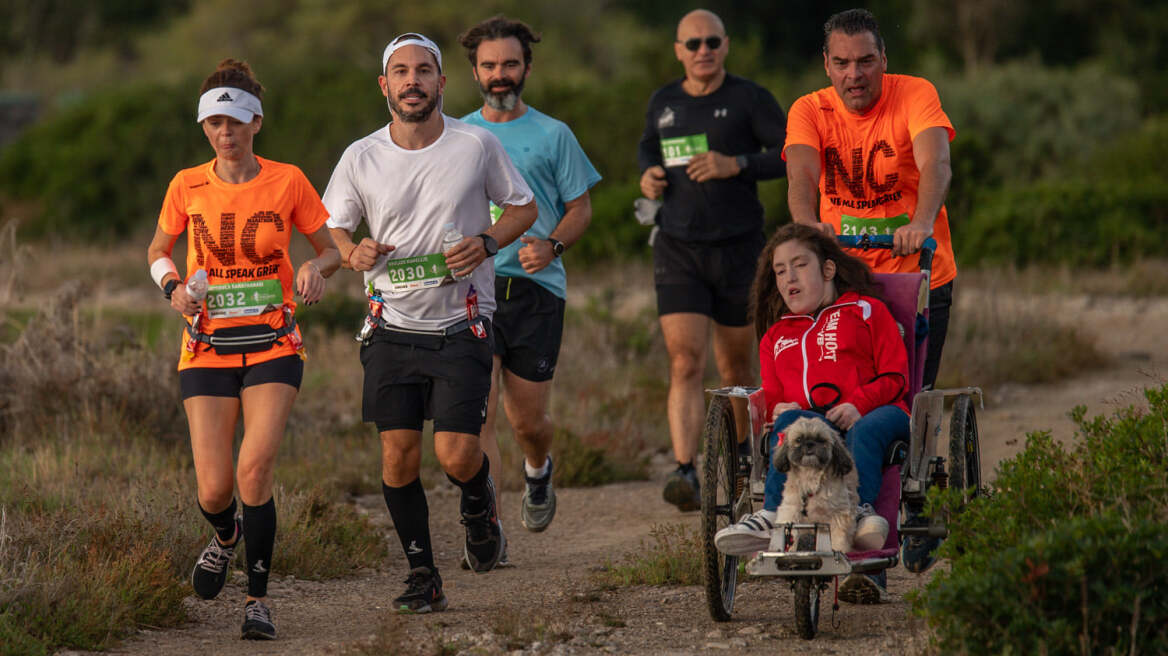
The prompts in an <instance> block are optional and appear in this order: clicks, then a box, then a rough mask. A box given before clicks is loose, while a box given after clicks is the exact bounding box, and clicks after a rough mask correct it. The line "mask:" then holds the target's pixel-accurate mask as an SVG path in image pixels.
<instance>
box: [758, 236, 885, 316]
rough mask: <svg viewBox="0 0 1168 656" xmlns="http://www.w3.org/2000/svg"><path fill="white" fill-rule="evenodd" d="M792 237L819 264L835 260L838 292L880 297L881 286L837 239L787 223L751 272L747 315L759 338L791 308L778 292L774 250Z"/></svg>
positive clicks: (764, 249) (772, 239)
mask: <svg viewBox="0 0 1168 656" xmlns="http://www.w3.org/2000/svg"><path fill="white" fill-rule="evenodd" d="M792 239H794V240H798V241H799V242H800V243H802V244H803V245H804V246H806V247H807V249H808V250H810V251H811V252H812V253H814V254H815V257H817V258H819V266H820V267H822V266H823V263H824V262H826V261H828V260H831V261H832V262H835V278H833V279H832V280H833V281H834V282H835V289H836V291H837V292H839V293H840V294H843V293H844V292H856V293H858V294H863V295H865V296H871V297H873V298H877V299H879V298H880V296H881V295H880V285H879V283H877V282H876V278H875V277H873V276H872V270H871V269H869V268H868V265H867V264H865V263H864V261H863V260H860V259H859V258H856V257H853V256H851V255H848V254H847V253H845V252H844V250H843V249H842V248H840V245H839V242H837V241H836V240H835V239H834V238H832V237H829V236H827V235H825V234H824V233H823V232H821V231H820V230H819V229H818V228H815V227H814V226H809V225H805V224H802V223H788V224H787V225H784V226H783V227H781V228H779V229H778V230H776V231H775V234H774V235H773V236H771V238H770V240H769V241H767V243H766V246H764V247H763V249H762V254H761V255H759V256H758V266H757V267H756V269H755V272H754V283H753V284H751V286H750V318H751V321H752V322H754V332H755V333H756V334H757V336H758V338H759V339H762V336H763V335H765V334H766V331H767V329H768V328H770V327H771V326H772V325H774V323H775V322H776V321H778V320H779V317H781V316H783V315H784V314H786V313H787V312H790V308H788V307H787V304H786V302H784V301H783V296H782V294H780V293H779V286H778V284H777V283H776V282H775V273H774V269H773V267H774V265H773V263H772V261H773V260H774V257H775V249H776V248H778V247H779V246H780V245H781V244H784V243H786V242H788V241H791V240H792Z"/></svg>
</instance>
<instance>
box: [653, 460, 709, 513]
mask: <svg viewBox="0 0 1168 656" xmlns="http://www.w3.org/2000/svg"><path fill="white" fill-rule="evenodd" d="M663 496H664V497H665V500H666V501H668V502H669V503H672V504H673V505H675V506H677V508H678V510H682V511H685V512H688V511H691V510H698V509H699V508H701V507H702V494H701V489H700V487H699V486H698V473H697V470H695V469H694V468H693V467H690V468H689V469H682V468H681V465H678V467H677V469H676V470H675V471H674V472H673V473H672V474H670V475H669V477H668V478H666V479H665V490H664V493H663Z"/></svg>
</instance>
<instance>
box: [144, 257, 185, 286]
mask: <svg viewBox="0 0 1168 656" xmlns="http://www.w3.org/2000/svg"><path fill="white" fill-rule="evenodd" d="M168 273H173V274H174V275H176V276H178V279H179V280H180V281H181V280H182V276H179V275H178V269H177V268H175V266H174V260H172V259H170V258H169V257H160V258H158V259H157V260H154V262H152V263H151V264H150V277H151V278H154V284H156V285H158V288H159V289H162V279H163V278H165V277H166V274H168Z"/></svg>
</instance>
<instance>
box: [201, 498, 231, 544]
mask: <svg viewBox="0 0 1168 656" xmlns="http://www.w3.org/2000/svg"><path fill="white" fill-rule="evenodd" d="M199 511H200V512H202V513H203V517H206V518H207V521H208V522H210V523H211V527H212V528H214V529H215V535H216V536H218V537H219V542H230V541H231V539H232V538H234V537H235V497H231V505H230V506H227V508H226V509H225V510H220V511H219V512H217V513H214V514H212V513H209V512H207V511H206V510H205V509H204V508H203V504H201V503H200V504H199Z"/></svg>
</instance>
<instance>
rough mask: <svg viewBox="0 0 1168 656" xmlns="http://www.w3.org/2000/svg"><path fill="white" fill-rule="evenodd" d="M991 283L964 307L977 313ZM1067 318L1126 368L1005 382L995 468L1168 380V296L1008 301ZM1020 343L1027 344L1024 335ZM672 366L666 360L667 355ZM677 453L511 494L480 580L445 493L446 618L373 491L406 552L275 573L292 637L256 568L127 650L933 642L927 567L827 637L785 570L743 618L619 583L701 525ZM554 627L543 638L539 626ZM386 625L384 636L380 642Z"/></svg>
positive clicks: (437, 493)
mask: <svg viewBox="0 0 1168 656" xmlns="http://www.w3.org/2000/svg"><path fill="white" fill-rule="evenodd" d="M976 297H977V296H976V294H966V295H964V297H963V298H962V299H961V302H962V305H961V306H959V308H958V310H959V311H966V312H971V311H976V307H975V304H976ZM1011 302H1014V303H1027V304H1029V305H1031V306H1032V307H1033V306H1037V307H1039V308H1040V309H1042V310H1044V311H1049V312H1051V313H1054V314H1055V315H1056V316H1060V317H1065V318H1066V320H1068V321H1073V322H1075V323H1077V324H1078V325H1080V326H1082V327H1083V328H1084V329H1085V330H1087V331H1088V332H1089V333H1091V334H1093V335H1095V336H1096V337H1097V338H1098V344H1099V346H1100V347H1101V348H1102V350H1104V351H1105V352H1107V353H1108V354H1110V355H1111V356H1112V357H1113V358H1114V365H1113V366H1112V367H1111V368H1109V369H1106V370H1104V371H1100V372H1094V373H1092V374H1091V375H1090V376H1086V375H1084V376H1079V377H1076V378H1074V379H1071V380H1067V381H1064V382H1060V383H1057V384H1053V385H1036V386H1023V385H1004V386H1000V387H998V388H997V389H993V390H987V398H986V408H985V409H984V410H981V411H979V416H978V423H979V432H980V436H981V449H982V462H983V472H984V474H983V475H984V477H985V478H987V479H990V478H992V476H993V471H994V468H995V467H996V465H997V463H998V462H999V461H1001V460H1002V459H1003V458H1006V457H1008V456H1010V455H1011V454H1013V453H1015V452H1016V451H1017V450H1019V449H1020V448H1021V447H1022V446H1023V445H1024V443H1025V434H1026V432H1028V431H1033V430H1051V431H1053V433H1054V434H1055V435H1056V436H1058V437H1060V439H1070V438H1071V437H1072V436H1073V425H1072V424H1071V422H1070V419H1069V418H1068V414H1067V413H1068V411H1069V410H1070V409H1071V408H1072V407H1073V406H1075V405H1076V404H1085V405H1087V406H1088V409H1089V412H1090V413H1091V414H1099V413H1109V412H1110V411H1111V410H1112V409H1114V408H1115V407H1117V406H1118V405H1127V404H1130V403H1138V402H1140V401H1141V399H1142V397H1141V396H1140V394H1139V390H1141V389H1142V388H1143V387H1146V386H1148V385H1153V384H1160V383H1162V382H1163V381H1164V372H1165V371H1168V358H1166V357H1165V354H1166V353H1168V331H1165V330H1163V327H1164V326H1165V325H1168V300H1161V299H1154V300H1150V301H1149V300H1100V299H1099V298H1088V297H1082V298H1077V297H1066V296H1063V297H1052V298H1047V297H1039V298H1017V299H1013V300H1010V299H1008V298H1007V299H1006V301H1003V302H1001V303H999V304H997V306H996V307H997V308H998V311H1009V307H1010V303H1011ZM1018 339H1026V335H1019V336H1018ZM662 368H663V369H664V363H662ZM667 468H668V466H667V461H666V460H665V459H664V458H662V459H661V461H660V462H659V463H658V466H657V467H655V480H651V481H646V482H638V483H627V484H620V485H610V486H606V487H601V488H594V489H566V490H560V491H559V514H558V516H557V517H556V520H555V522H554V523H553V525H552V526H551V528H550V529H549V530H548V531H547V532H545V533H541V534H532V533H528V532H527V531H525V530H524V529H523V528H522V527H521V526H519V524H518V521H516V520H517V515H518V508H517V504H518V502H519V495H517V494H509V495H508V496H507V498H506V499H505V506H504V509H503V513H504V516H505V519H506V526H507V529H508V536H509V538H510V543H511V547H510V555H511V560H512V562H513V563H514V564H515V567H512V568H508V569H501V570H496V571H494V572H491V573H488V574H481V575H472V574H470V573H469V572H465V571H462V570H460V569H459V568H458V567H457V559H458V557H459V555H460V553H461V546H460V545H461V540H462V530H461V526H459V525H458V523H457V498H456V496H455V493H454V490H453V489H452V488H449V487H442V488H440V489H436V490H434V491H432V492H431V494H430V498H431V501H430V504H431V524H432V527H433V531H434V543H435V548H436V550H437V561H438V566H439V568H440V569H441V571H442V574H443V577H444V579H445V582H446V593H447V595H448V597H449V599H450V608H449V609H448V610H447V611H446V612H443V613H438V614H434V615H431V616H410V617H401V616H395V615H392V614H390V613H389V612H388V611H387V610H386V608H387V602H388V601H389V600H390V599H391V598H392V597H394V596H396V595H397V594H399V593H400V592H401V591H402V589H403V585H402V579H403V578H404V574H405V562H404V557H403V556H402V555H401V551H400V548H399V546H398V544H397V540H396V536H395V535H393V533H392V527H390V526H389V521H388V516H387V513H386V511H385V509H384V506H383V505H382V504H381V502H380V499H379V498H376V497H371V498H368V499H363V500H361V501H360V505H361V506H362V507H363V508H366V509H367V510H368V512H369V514H370V516H371V517H373V518H375V519H376V520H377V521H378V522H379V523H380V525H381V526H383V527H384V528H385V530H386V539H387V540H388V541H389V543H390V552H391V554H393V555H392V556H391V559H390V561H389V562H387V563H386V564H385V567H384V568H383V570H382V571H378V572H368V573H367V574H365V575H363V576H360V577H357V578H353V579H348V580H337V581H328V582H313V581H299V580H294V579H292V578H290V577H283V578H281V577H276V578H275V579H274V583H273V586H272V589H271V595H272V599H273V609H274V619H275V621H276V623H277V627H278V629H279V632H280V639H279V640H278V641H275V642H271V643H249V644H246V645H245V644H241V643H240V641H239V624H240V623H241V621H242V610H241V608H242V598H243V597H242V595H243V588H241V587H240V583H241V582H242V580H243V575H242V574H241V573H239V572H236V573H235V579H234V580H233V581H232V582H231V583H229V585H228V587H227V588H226V589H225V590H224V592H223V593H222V594H221V595H220V598H219V599H217V600H215V601H211V602H204V601H198V600H196V599H195V598H194V597H193V596H192V597H190V598H188V599H187V601H186V603H187V604H188V607H189V610H190V614H191V622H190V623H189V624H187V625H186V626H183V627H181V628H178V629H173V630H166V631H156V630H149V629H143V630H142V631H140V632H139V633H138V635H136V636H135V637H133V638H132V639H130V640H129V641H127V642H126V643H124V644H123V645H122V646H121V647H119V648H118V649H117V650H115V653H119V654H199V655H204V654H226V653H234V652H240V651H242V652H245V653H257V654H338V653H345V652H346V651H351V650H353V649H354V648H356V647H359V646H361V645H372V644H374V643H373V641H374V640H380V641H381V642H380V643H377V644H378V647H376V648H374V649H371V651H370V653H435V654H438V653H441V654H455V653H513V652H514V653H539V654H595V653H617V654H708V653H718V654H720V653H735V654H764V653H765V654H788V653H789V654H795V653H800V654H802V653H811V654H850V653H864V654H871V655H876V654H903V653H916V652H920V651H921V650H922V649H923V647H924V645H925V643H926V638H925V637H924V628H923V626H922V624H921V623H920V621H919V620H916V619H914V618H913V617H912V616H911V614H910V612H909V605H908V603H907V602H906V601H905V600H904V598H903V595H904V593H905V592H907V591H909V590H911V589H914V588H918V587H920V586H922V585H924V584H925V582H926V581H927V577H928V575H927V574H926V575H924V576H917V575H912V574H909V573H907V572H905V570H903V569H902V568H896V569H894V570H892V571H891V572H890V578H889V591H890V592H891V594H892V601H891V602H890V603H886V604H883V605H880V606H876V607H855V606H849V605H846V604H844V605H843V606H842V607H841V608H840V610H839V612H838V614H837V615H836V616H835V618H834V619H835V621H834V622H833V621H832V619H833V618H832V612H831V607H830V597H828V599H826V600H825V602H824V605H823V616H822V619H821V622H820V634H819V636H818V637H817V638H815V639H814V640H813V641H803V640H801V639H799V638H798V637H796V635H795V633H794V616H793V610H792V605H791V593H790V591H789V590H788V588H787V587H786V586H785V585H783V584H781V583H779V582H776V581H772V580H763V581H748V582H745V583H743V584H742V586H741V587H740V591H739V595H738V604H737V606H736V608H735V613H734V619H733V621H731V622H729V623H716V622H714V621H712V620H711V619H710V617H709V614H708V612H707V610H706V607H705V598H704V594H703V592H702V590H701V588H699V587H696V586H691V587H680V586H671V587H632V588H618V589H611V590H606V589H602V588H601V587H600V586H599V585H598V584H597V583H596V581H595V571H596V569H597V567H598V566H599V565H601V564H602V563H603V562H605V561H606V560H607V559H612V560H619V559H620V557H621V556H623V555H624V554H626V553H629V552H631V551H634V550H636V549H638V548H639V547H640V545H641V544H642V541H644V540H647V539H648V536H649V532H650V529H651V528H652V526H653V525H654V524H663V523H677V522H684V523H687V524H689V525H692V526H697V524H698V521H699V520H698V515H697V513H688V514H681V513H679V512H677V511H676V510H675V509H674V508H673V507H672V506H669V505H667V504H665V503H664V502H663V501H662V500H661V492H660V490H661V478H662V477H663V476H664V474H665V472H666V470H667ZM534 625H543V626H547V627H549V630H548V631H547V632H546V633H545V634H544V635H543V636H542V637H541V638H540V639H539V640H535V641H533V638H531V637H526V638H525V633H528V634H529V633H530V631H529V629H528V628H529V627H531V626H534ZM378 636H379V637H378Z"/></svg>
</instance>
